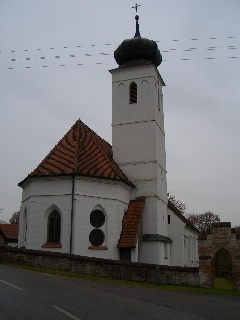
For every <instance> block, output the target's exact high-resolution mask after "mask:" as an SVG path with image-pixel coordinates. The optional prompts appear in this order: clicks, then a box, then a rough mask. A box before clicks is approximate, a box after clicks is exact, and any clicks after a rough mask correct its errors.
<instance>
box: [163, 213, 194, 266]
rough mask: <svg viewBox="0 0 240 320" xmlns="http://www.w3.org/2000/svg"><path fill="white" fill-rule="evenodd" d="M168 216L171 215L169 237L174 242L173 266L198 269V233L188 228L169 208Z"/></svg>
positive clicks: (172, 247) (172, 249)
mask: <svg viewBox="0 0 240 320" xmlns="http://www.w3.org/2000/svg"><path fill="white" fill-rule="evenodd" d="M168 215H170V224H169V225H168V235H169V238H170V239H171V240H172V241H173V242H172V244H171V265H173V266H182V267H184V266H186V267H198V252H197V243H198V240H197V239H198V234H197V232H195V231H194V230H192V229H190V228H188V227H187V226H186V225H185V223H184V222H183V221H182V220H181V219H179V218H178V216H176V215H175V213H174V212H172V211H171V210H170V209H169V208H168ZM184 242H185V245H184Z"/></svg>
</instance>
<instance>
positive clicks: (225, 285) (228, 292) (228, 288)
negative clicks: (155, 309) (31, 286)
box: [0, 261, 240, 296]
mask: <svg viewBox="0 0 240 320" xmlns="http://www.w3.org/2000/svg"><path fill="white" fill-rule="evenodd" d="M0 265H6V266H10V267H13V268H19V269H24V270H28V271H34V272H39V273H47V274H53V275H57V276H62V277H68V278H75V279H80V280H88V281H97V282H105V283H113V284H121V285H128V286H135V287H142V288H151V289H157V290H167V291H176V292H186V293H197V294H213V295H225V296H240V292H239V291H236V290H234V289H233V286H232V284H231V282H230V281H229V280H227V279H222V278H215V279H214V280H215V281H214V282H215V288H214V289H205V288H198V287H187V286H181V285H165V284H160V285H156V284H152V283H143V282H135V281H126V280H117V279H112V278H105V277H99V276H92V275H86V274H79V273H73V272H67V271H60V270H55V269H47V268H40V267H32V266H29V265H20V264H15V263H5V262H2V261H0Z"/></svg>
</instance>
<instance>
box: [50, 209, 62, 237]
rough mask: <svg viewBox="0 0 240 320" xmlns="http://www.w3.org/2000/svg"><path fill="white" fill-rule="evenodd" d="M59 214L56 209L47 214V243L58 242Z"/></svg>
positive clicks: (59, 232)
mask: <svg viewBox="0 0 240 320" xmlns="http://www.w3.org/2000/svg"><path fill="white" fill-rule="evenodd" d="M60 237H61V216H60V213H59V212H58V211H57V210H53V211H52V212H51V213H50V214H49V216H48V239H47V242H49V243H60Z"/></svg>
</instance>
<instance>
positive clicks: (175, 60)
mask: <svg viewBox="0 0 240 320" xmlns="http://www.w3.org/2000/svg"><path fill="white" fill-rule="evenodd" d="M222 59H240V56H228V57H224V58H214V57H204V58H199V59H191V58H180V59H169V60H163V62H177V61H185V62H187V61H196V60H222ZM105 64H107V63H106V62H105V63H104V62H94V63H75V64H59V65H46V64H45V65H40V66H39V65H37V66H23V67H4V68H0V70H16V69H36V68H55V67H77V66H87V65H105ZM115 64H116V63H115Z"/></svg>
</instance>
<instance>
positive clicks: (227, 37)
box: [0, 36, 239, 54]
mask: <svg viewBox="0 0 240 320" xmlns="http://www.w3.org/2000/svg"><path fill="white" fill-rule="evenodd" d="M238 38H239V37H237V36H226V37H206V38H190V39H184V40H181V39H171V40H156V42H158V43H161V44H162V43H163V44H164V43H168V42H175V43H176V42H180V43H181V42H185V41H193V42H196V41H201V40H211V41H212V40H223V39H238ZM113 45H114V46H117V45H118V44H116V43H104V44H90V45H83V44H78V45H75V46H61V47H49V48H33V49H30V48H26V49H22V50H17V49H14V50H6V51H2V50H1V51H0V54H3V53H16V52H33V51H43V50H58V49H76V48H86V47H90V48H92V47H99V46H113Z"/></svg>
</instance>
